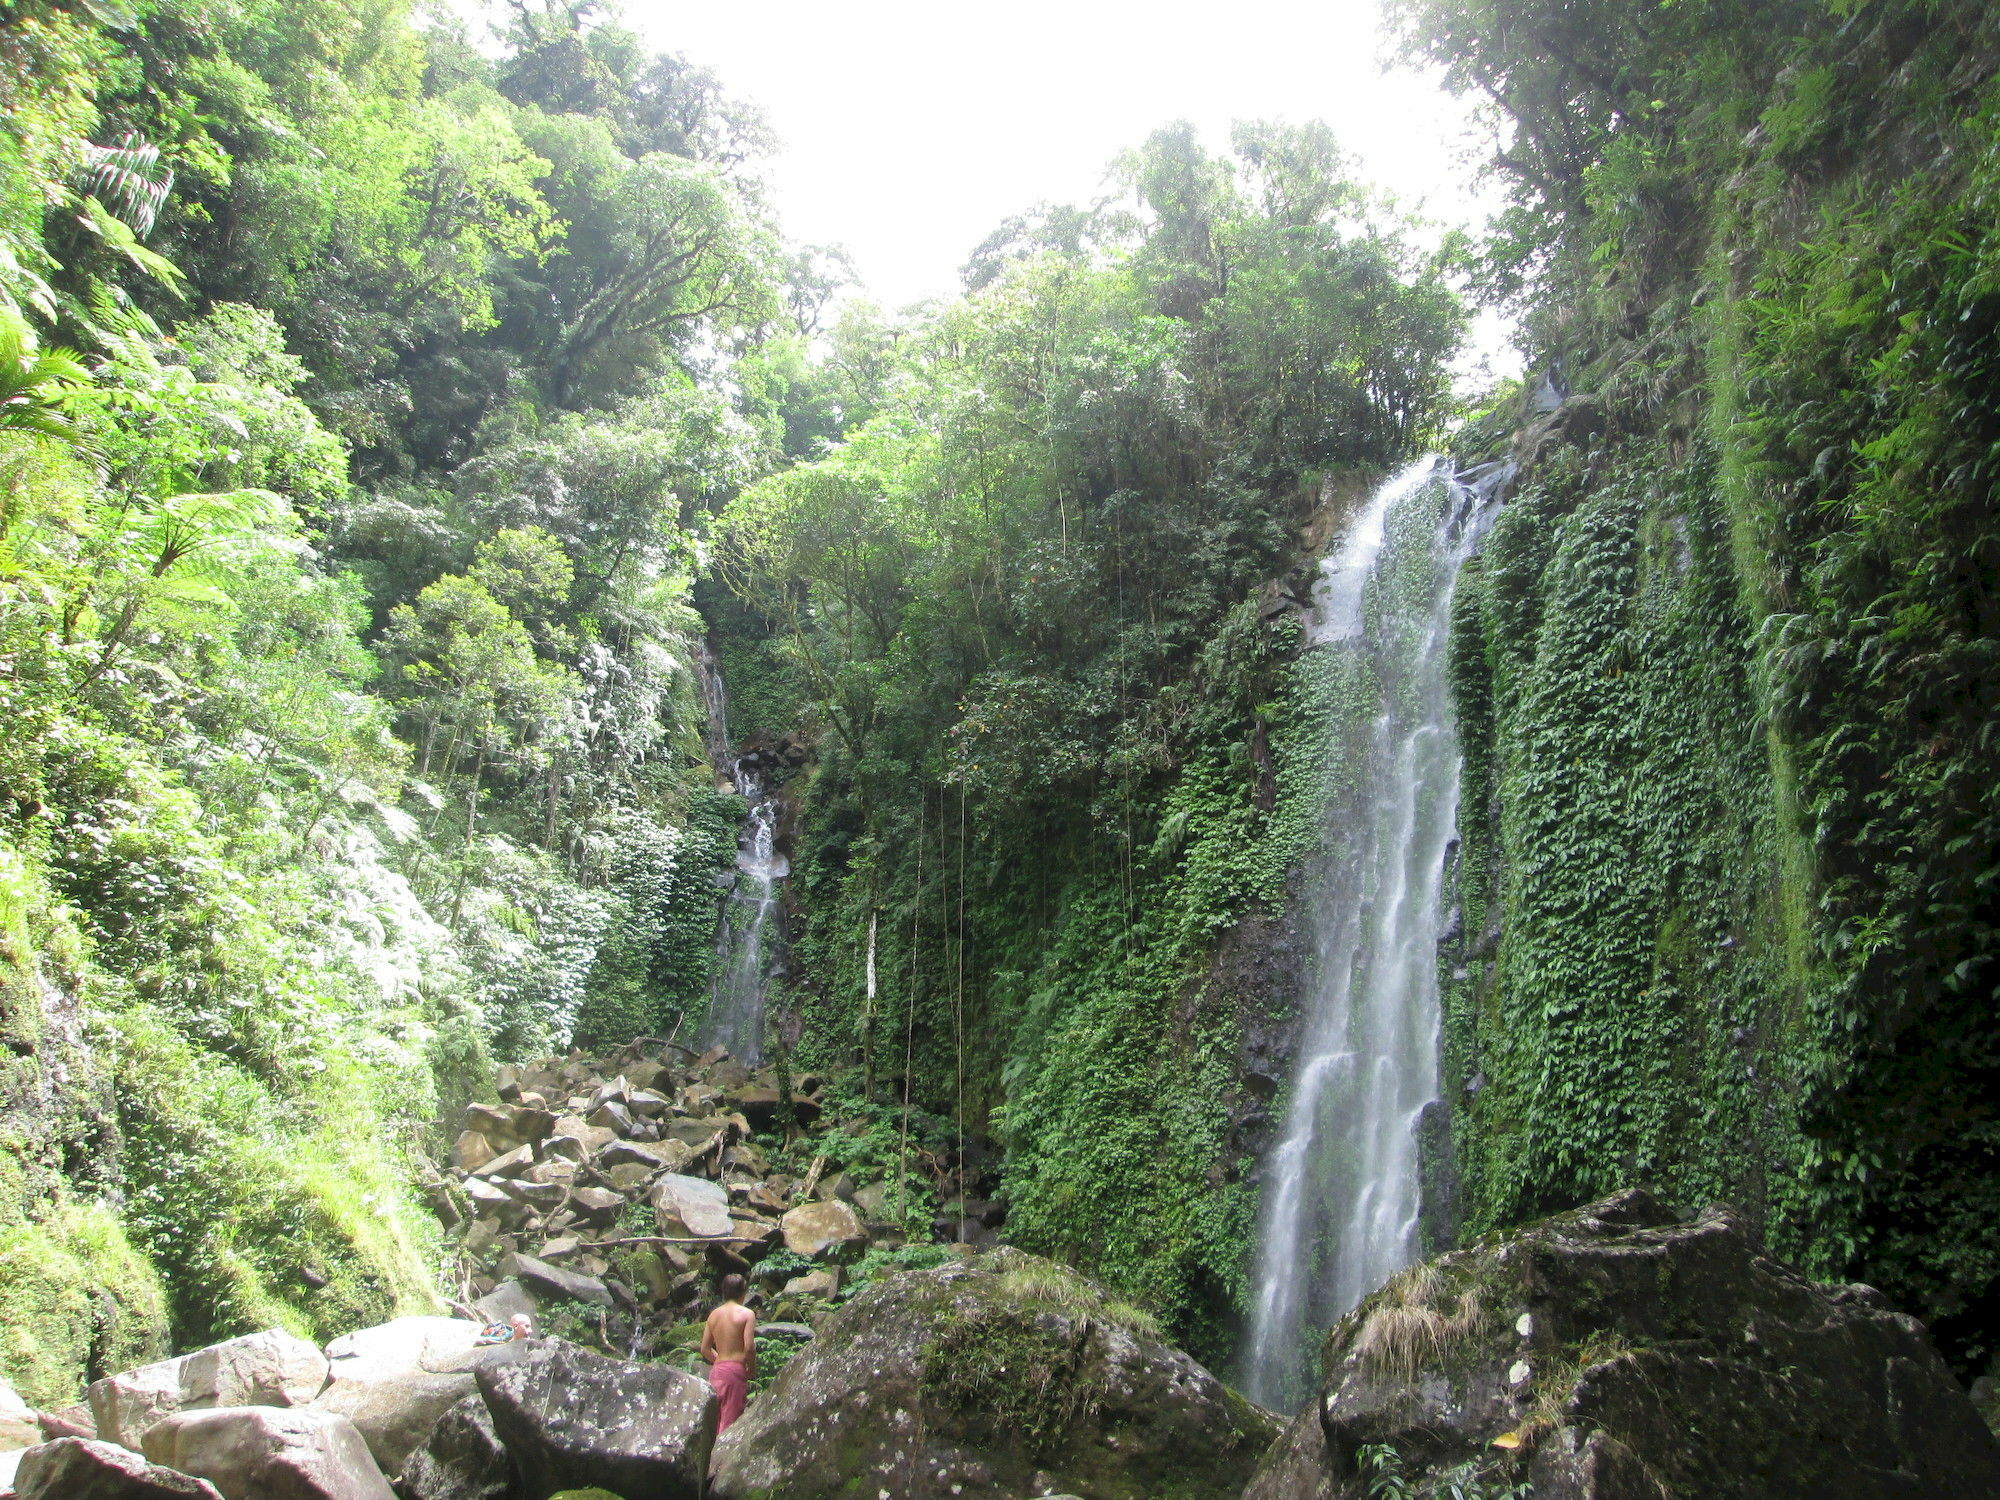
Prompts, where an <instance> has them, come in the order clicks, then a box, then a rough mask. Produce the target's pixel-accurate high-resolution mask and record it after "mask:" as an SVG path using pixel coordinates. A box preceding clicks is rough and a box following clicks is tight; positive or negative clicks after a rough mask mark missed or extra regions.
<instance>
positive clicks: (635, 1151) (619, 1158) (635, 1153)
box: [597, 1141, 671, 1172]
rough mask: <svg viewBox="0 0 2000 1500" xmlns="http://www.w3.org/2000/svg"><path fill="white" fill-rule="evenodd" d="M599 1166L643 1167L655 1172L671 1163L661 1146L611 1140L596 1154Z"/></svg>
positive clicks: (642, 1142) (641, 1142)
mask: <svg viewBox="0 0 2000 1500" xmlns="http://www.w3.org/2000/svg"><path fill="white" fill-rule="evenodd" d="M597 1164H598V1165H599V1166H600V1167H604V1168H607V1169H609V1168H611V1167H623V1166H636V1167H644V1168H645V1169H646V1170H647V1171H648V1172H657V1171H659V1170H660V1169H661V1168H663V1167H666V1166H669V1165H671V1163H669V1162H668V1160H667V1157H666V1153H665V1151H664V1150H662V1148H660V1147H659V1146H655V1145H649V1144H647V1143H646V1142H644V1141H613V1142H612V1143H611V1144H610V1145H608V1146H606V1147H605V1148H604V1149H603V1150H602V1151H600V1152H599V1153H598V1154H597Z"/></svg>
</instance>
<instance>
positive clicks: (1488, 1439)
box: [1244, 1191, 2000, 1500]
mask: <svg viewBox="0 0 2000 1500" xmlns="http://www.w3.org/2000/svg"><path fill="white" fill-rule="evenodd" d="M1324 1368H1325V1369H1326V1371H1327V1372H1328V1373H1327V1379H1326V1383H1325V1386H1324V1388H1323V1390H1322V1391H1321V1393H1320V1396H1319V1399H1318V1400H1317V1401H1316V1402H1314V1404H1313V1405H1312V1406H1310V1407H1309V1408H1308V1409H1307V1411H1306V1413H1305V1414H1304V1415H1303V1416H1302V1417H1301V1418H1300V1419H1299V1420H1298V1422H1296V1423H1295V1424H1294V1426H1293V1429H1292V1431H1291V1432H1289V1433H1288V1434H1287V1437H1286V1440H1285V1442H1284V1443H1283V1444H1281V1445H1280V1446H1279V1448H1278V1449H1277V1450H1275V1451H1274V1453H1273V1454H1272V1456H1271V1458H1270V1460H1269V1461H1268V1462H1267V1464H1266V1466H1265V1467H1264V1469H1263V1470H1262V1471H1260V1472H1259V1474H1258V1475H1257V1477H1256V1478H1255V1479H1254V1480H1253V1481H1252V1483H1251V1484H1250V1486H1249V1488H1248V1489H1246V1490H1245V1491H1244V1497H1245V1500H1305V1497H1309V1496H1310V1497H1320V1496H1340V1497H1357V1500H1358V1497H1360V1496H1362V1495H1363V1494H1364V1493H1366V1492H1367V1487H1366V1485H1365V1484H1364V1482H1363V1480H1362V1479H1361V1478H1360V1477H1359V1476H1358V1475H1357V1474H1356V1473H1355V1472H1354V1462H1355V1458H1354V1456H1355V1454H1356V1452H1357V1450H1358V1449H1359V1448H1360V1446H1361V1445H1363V1444H1383V1445H1386V1446H1388V1447H1389V1448H1391V1449H1393V1450H1394V1451H1395V1452H1396V1453H1397V1454H1398V1455H1399V1458H1400V1462H1401V1464H1402V1466H1403V1469H1404V1474H1405V1479H1406V1480H1407V1482H1408V1483H1409V1484H1410V1485H1411V1489H1412V1493H1417V1492H1427V1491H1428V1488H1429V1487H1432V1486H1433V1485H1435V1484H1436V1483H1438V1482H1441V1481H1442V1478H1443V1476H1445V1475H1447V1474H1459V1475H1462V1474H1463V1473H1465V1472H1466V1471H1468V1469H1469V1468H1471V1467H1472V1466H1478V1467H1480V1468H1481V1469H1483V1470H1485V1471H1486V1472H1487V1474H1488V1476H1489V1477H1490V1478H1491V1479H1492V1480H1494V1481H1495V1482H1496V1483H1505V1484H1512V1483H1516V1482H1519V1481H1523V1480H1525V1481H1528V1482H1530V1483H1532V1485H1533V1487H1534V1493H1535V1494H1537V1495H1539V1496H1548V1497H1561V1500H1695V1497H1700V1500H1863V1497H1868V1500H1875V1497H1880V1496H1889V1495H1911V1496H1916V1495H1922V1496H1925V1497H1927V1500H1973V1497H1975V1496H1993V1495H2000V1444H1996V1442H1995V1440H1994V1437H1993V1434H1992V1433H1991V1432H1989V1431H1988V1430H1987V1428H1986V1425H1985V1423H1984V1422H1982V1421H1981V1420H1980V1418H1979V1415H1978V1413H1977V1412H1976V1411H1975V1410H1974V1408H1973V1406H1972V1403H1971V1401H1970V1400H1968V1399H1967V1397H1966V1395H1965V1393H1964V1391H1963V1390H1961V1389H1960V1388H1959V1385H1958V1382H1957V1381H1956V1380H1955V1379H1953V1377H1952V1375H1951V1372H1950V1370H1949V1369H1947V1368H1946V1366H1945V1364H1944V1361H1943V1360H1942V1359H1941V1358H1939V1356H1938V1354H1937V1351H1936V1350H1935V1349H1934V1348H1932V1346H1931V1343H1930V1341H1929V1339H1928V1337H1927V1336H1926V1335H1925V1332H1924V1329H1923V1326H1922V1325H1921V1324H1919V1323H1918V1322H1917V1321H1916V1320H1915V1319H1913V1318H1910V1317H1906V1316H1904V1315H1903V1314H1901V1313H1898V1312H1896V1311H1895V1310H1894V1309H1893V1308H1892V1307H1890V1306H1889V1304H1888V1303H1887V1301H1886V1300H1885V1299H1884V1298H1883V1297H1882V1296H1881V1295H1880V1294H1879V1293H1877V1292H1875V1291H1874V1290H1872V1289H1871V1288H1868V1287H1861V1286H1828V1285H1821V1284H1817V1283H1814V1282H1811V1281H1808V1280H1807V1279H1806V1278H1805V1277H1803V1276H1801V1275H1799V1274H1798V1273H1797V1272H1795V1271H1793V1270H1791V1269H1790V1268H1788V1267H1786V1266H1784V1265H1781V1264H1779V1263H1778V1262H1776V1261H1774V1260H1772V1259H1770V1258H1769V1257H1768V1256H1766V1255H1765V1254H1764V1253H1763V1252H1762V1250H1761V1247H1760V1246H1759V1245H1758V1243H1757V1240H1756V1237H1755V1236H1754V1235H1753V1234H1752V1233H1751V1231H1750V1230H1749V1228H1748V1227H1747V1226H1746V1225H1745V1224H1744V1223H1743V1221H1742V1220H1741V1219H1739V1218H1738V1217H1737V1216H1736V1215H1735V1214H1734V1213H1732V1212H1730V1211H1729V1210H1727V1209H1721V1208H1715V1209H1710V1210H1708V1211H1706V1212H1704V1213H1702V1214H1700V1215H1699V1216H1696V1217H1693V1218H1689V1217H1686V1216H1683V1215H1680V1214H1677V1213H1675V1212H1673V1211H1671V1210H1669V1209H1667V1208H1665V1207H1663V1206H1662V1205H1661V1204H1660V1203H1658V1202H1657V1201H1656V1200H1654V1199H1653V1198H1652V1197H1651V1196H1649V1195H1648V1194H1646V1193H1644V1192H1640V1191H1631V1192H1626V1193H1621V1194H1619V1195H1617V1196H1616V1197H1613V1198H1609V1199H1606V1200H1605V1201H1603V1202H1601V1203H1597V1204H1593V1205H1591V1206H1590V1207H1588V1208H1583V1209H1578V1210H1576V1211H1574V1212H1572V1213H1567V1214H1560V1215H1557V1216H1556V1217H1554V1218H1551V1219H1546V1220H1543V1221H1541V1222H1540V1223H1537V1224H1532V1225H1529V1226H1527V1227H1526V1228H1524V1229H1521V1230H1518V1231H1515V1232H1513V1233H1511V1234H1509V1235H1506V1236H1498V1237H1494V1238H1492V1239H1490V1240H1486V1241H1482V1242H1481V1243H1480V1244H1479V1245H1477V1246H1475V1247H1473V1248H1471V1249H1467V1250H1463V1251H1459V1252H1457V1253H1455V1254H1451V1255H1446V1256H1443V1257H1441V1258H1440V1259H1438V1260H1436V1261H1433V1262H1430V1263H1428V1264H1426V1265H1423V1266H1419V1267H1415V1268H1413V1269H1412V1270H1410V1271H1407V1272H1405V1273H1403V1274H1402V1275H1401V1276H1398V1277H1397V1278H1396V1279H1394V1280H1393V1281H1391V1282H1390V1284H1389V1285H1388V1286H1387V1287H1385V1288H1384V1289H1383V1290H1382V1291H1380V1292H1378V1293H1376V1295H1375V1296H1374V1297H1372V1298H1370V1299H1369V1300H1368V1301H1366V1302H1364V1303H1363V1304H1362V1305H1361V1307H1360V1308H1359V1309H1357V1310H1356V1311H1355V1313H1354V1314H1353V1315H1351V1316H1350V1317H1349V1318H1348V1319H1347V1320H1346V1321H1344V1322H1343V1323H1342V1324H1341V1325H1340V1327H1339V1328H1338V1329H1336V1330H1335V1332H1334V1335H1333V1337H1332V1338H1331V1339H1330V1340H1329V1341H1328V1345H1327V1351H1326V1362H1325V1365H1324ZM1314 1427H1317V1428H1318V1429H1319V1432H1318V1434H1317V1436H1315V1434H1314V1433H1313V1431H1312V1429H1313V1428H1314Z"/></svg>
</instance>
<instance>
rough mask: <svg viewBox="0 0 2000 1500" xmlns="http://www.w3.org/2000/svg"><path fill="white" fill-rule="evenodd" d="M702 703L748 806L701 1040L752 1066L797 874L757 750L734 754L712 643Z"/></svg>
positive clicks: (718, 753)
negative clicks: (782, 843) (789, 881)
mask: <svg viewBox="0 0 2000 1500" xmlns="http://www.w3.org/2000/svg"><path fill="white" fill-rule="evenodd" d="M698 661H699V666H700V677H701V689H702V699H703V701H704V703H705V704H706V706H707V709H708V735H707V741H708V753H709V759H710V763H711V764H712V765H714V767H715V768H716V771H717V773H718V778H717V779H718V781H721V780H722V779H723V777H724V776H725V775H726V778H727V786H726V788H725V789H726V790H733V791H735V792H737V793H738V794H739V795H741V796H742V798H743V799H744V801H745V802H747V803H748V804H749V810H748V813H747V815H746V816H745V817H744V820H743V831H742V833H741V834H739V835H738V836H737V840H736V874H735V877H734V878H733V879H732V880H731V881H730V884H729V896H728V899H727V900H726V901H725V902H724V903H723V908H722V921H721V924H720V926H719V927H718V929H717V931H716V939H715V981H714V983H713V984H712V985H711V986H710V989H709V998H708V1014H707V1016H706V1017H704V1018H703V1020H702V1023H701V1027H700V1029H699V1031H698V1032H697V1033H696V1039H697V1040H698V1042H699V1043H700V1045H701V1046H703V1047H704V1048H706V1047H714V1046H721V1047H723V1048H726V1049H727V1050H728V1052H729V1055H730V1056H731V1057H733V1058H735V1059H736V1060H737V1061H739V1062H743V1063H747V1064H749V1065H751V1066H752V1067H754V1066H756V1065H757V1064H758V1063H760V1062H762V1061H763V1053H764V1000H765V993H766V989H767V987H768V985H769V983H770V977H771V970H772V967H773V962H774V960H775V959H776V958H777V957H778V953H779V949H780V947H781V944H782V935H781V925H782V924H781V922H780V915H781V914H780V911H779V906H778V899H779V888H780V882H781V881H783V880H784V878H785V877H786V876H787V875H789V874H790V873H791V866H790V864H789V862H788V861H787V860H786V859H785V856H784V855H782V854H780V853H779V852H778V847H777V841H778V810H779V809H778V799H777V798H776V796H775V795H773V793H772V791H771V788H770V785H769V783H768V782H767V780H766V779H765V768H764V765H763V764H762V758H761V757H760V756H758V755H757V754H756V753H755V752H752V753H751V754H747V755H733V754H731V753H730V750H729V700H728V697H727V695H726V693H725V692H724V690H723V683H722V673H721V672H720V670H718V668H717V666H716V662H715V658H714V657H713V656H712V655H711V654H710V652H709V650H708V647H707V645H706V644H705V643H704V644H703V645H702V647H701V650H700V653H699V657H698Z"/></svg>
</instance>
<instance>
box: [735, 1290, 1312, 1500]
mask: <svg viewBox="0 0 2000 1500" xmlns="http://www.w3.org/2000/svg"><path fill="white" fill-rule="evenodd" d="M1276 1429H1277V1422H1276V1419H1275V1418H1273V1417H1272V1416H1271V1415H1270V1413H1268V1412H1265V1411H1263V1410H1261V1409H1260V1408H1258V1407H1255V1406H1252V1405H1251V1404H1250V1403H1249V1402H1247V1401H1245V1400H1244V1399H1243V1398H1242V1397H1240V1396H1238V1395H1237V1394H1236V1393H1235V1392H1233V1391H1231V1390H1229V1389H1228V1388H1227V1387H1226V1386H1224V1385H1223V1384H1222V1382H1221V1381H1219V1380H1217V1379H1216V1378H1215V1377H1214V1376H1213V1375H1211V1374H1210V1373H1209V1372H1208V1371H1206V1370H1204V1369H1203V1368H1202V1367H1201V1366H1200V1365H1198V1364H1196V1363H1195V1362H1194V1361H1193V1360H1192V1359H1190V1358H1189V1357H1188V1356H1187V1355H1185V1354H1183V1353H1181V1352H1180V1351H1179V1350H1177V1349H1174V1348H1171V1347H1169V1346H1168V1345H1167V1344H1165V1343H1163V1342H1162V1341H1161V1340H1160V1339H1159V1338H1158V1337H1157V1335H1156V1333H1155V1331H1154V1329H1153V1327H1152V1324H1151V1320H1150V1319H1149V1318H1147V1317H1146V1315H1145V1314H1144V1313H1142V1312H1140V1311H1139V1310H1138V1309H1136V1308H1132V1307H1129V1306H1124V1305H1121V1304H1118V1303H1115V1302H1111V1301H1108V1300H1107V1299H1106V1298H1105V1296H1104V1295H1103V1293H1102V1292H1100V1291H1099V1290H1098V1289H1097V1288H1095V1287H1094V1286H1092V1285H1091V1284H1090V1283H1089V1282H1087V1281H1085V1280H1083V1279H1082V1278H1081V1277H1078V1276H1076V1275H1074V1274H1073V1273H1071V1272H1069V1271H1067V1270H1065V1269H1063V1268H1062V1267H1060V1266H1057V1265H1055V1264H1054V1263H1052V1262H1049V1261H1045V1260H1040V1259H1037V1258H1035V1257H1033V1256H1029V1255H1024V1254H1022V1253H1021V1252H1019V1251H1016V1250H999V1251H994V1252H992V1253H990V1254H987V1255H984V1256H981V1257H979V1258H978V1259H976V1260H973V1261H969V1262H963V1263H958V1264H953V1265H949V1266H941V1267H939V1268H937V1269H935V1270H929V1271H913V1272H908V1273H906V1274H904V1275H901V1276H896V1277H892V1278H890V1279H889V1280H887V1281H883V1282H881V1283H878V1284H877V1285H875V1286H872V1287H870V1288H868V1289H867V1290H866V1291H865V1292H863V1293H862V1294H861V1295H860V1296H858V1297H856V1298H855V1299H854V1300H853V1301H852V1302H850V1303H849V1304H848V1305H847V1306H846V1307H844V1308H842V1309H841V1310H840V1312H838V1313H837V1314H835V1315H834V1316H833V1317H831V1318H830V1319H829V1320H828V1321H827V1322H826V1324H825V1325H824V1326H823V1327H822V1329H821V1330H820V1332H819V1335H818V1337H816V1338H815V1339H814V1341H813V1343H812V1345H811V1346H810V1347H809V1348H807V1349H806V1350H805V1351H804V1352H803V1353H801V1354H799V1355H798V1356H797V1357H796V1358H795V1359H793V1360H792V1362H791V1363H790V1364H789V1365H788V1366H787V1367H786V1368H785V1370H784V1372H783V1373H782V1374H781V1375H780V1376H779V1377H778V1379H777V1380H776V1381H775V1382H774V1383H773V1385H772V1386H771V1389H770V1390H769V1391H768V1392H767V1393H766V1394H764V1395H763V1396H760V1397H758V1398H757V1400H756V1401H755V1402H753V1403H752V1405H751V1407H750V1409H749V1411H748V1412H747V1413H746V1414H745V1415H744V1417H743V1419H742V1420H741V1421H740V1422H738V1423H737V1424H736V1426H734V1427H732V1428H731V1429H730V1430H729V1432H728V1433H726V1434H725V1435H724V1436H723V1438H722V1440H721V1441H720V1442H719V1443H718V1444H717V1445H716V1460H715V1470H714V1474H713V1477H712V1482H711V1493H712V1494H713V1495H715V1496H716V1497H718V1500H766V1497H777V1496H784V1497H787V1500H811V1497H818V1496H826V1497H829V1500H830V1497H834V1496H847V1495H850V1494H861V1493H866V1494H869V1495H874V1494H877V1493H879V1492H881V1491H887V1492H888V1493H890V1494H893V1495H895V1496H897V1497H898V1500H926V1497H930V1496H938V1497H947V1496H954V1495H956V1496H977V1495H989V1496H993V1495H1010V1496H1011V1495H1020V1494H1030V1493H1032V1494H1049V1493H1051V1492H1054V1491H1059V1490H1067V1491H1069V1492H1071V1493H1074V1494H1075V1495H1078V1496H1081V1497H1083V1500H1208V1497H1213V1496H1218V1495H1234V1494H1235V1493H1236V1492H1237V1490H1238V1489H1239V1488H1240V1487H1241V1485H1242V1484H1243V1482H1244V1480H1245V1479H1246V1478H1247V1477H1248V1476H1249V1473H1250V1470H1251V1468H1252V1466H1253V1465H1254V1464H1255V1463H1256V1460H1257V1457H1258V1455H1259V1454H1260V1453H1262V1452H1263V1450H1264V1448H1265V1446H1266V1445H1267V1444H1268V1443H1269V1441H1270V1440H1271V1437H1272V1436H1273V1434H1274V1433H1275V1431H1276Z"/></svg>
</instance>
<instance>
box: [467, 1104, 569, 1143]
mask: <svg viewBox="0 0 2000 1500" xmlns="http://www.w3.org/2000/svg"><path fill="white" fill-rule="evenodd" d="M555 1123H556V1117H555V1116H554V1115H552V1114H550V1113H549V1112H548V1111H547V1110H545V1109H537V1108H535V1107H534V1106H532V1105H524V1104H468V1105H466V1107H465V1128H466V1129H467V1130H476V1131H478V1132H479V1133H480V1134H481V1135H483V1136H485V1137H486V1139H487V1140H488V1141H490V1142H492V1144H493V1146H494V1147H495V1149H497V1150H501V1151H511V1150H513V1149H514V1148H515V1147H516V1146H531V1145H533V1144H534V1143H535V1142H536V1141H539V1140H541V1139H543V1138H544V1137H546V1136H547V1135H548V1134H549V1132H550V1131H551V1130H553V1129H554V1127H555Z"/></svg>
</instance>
